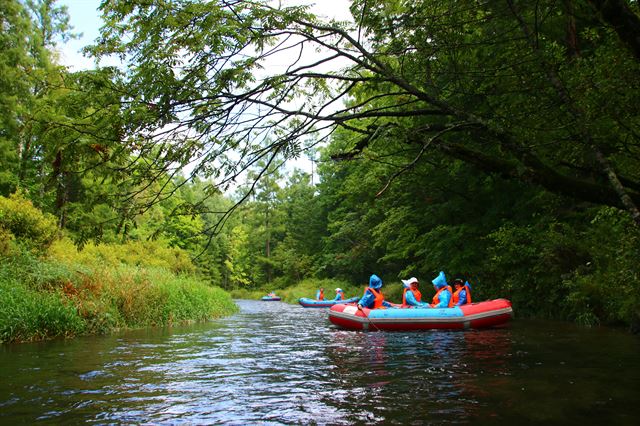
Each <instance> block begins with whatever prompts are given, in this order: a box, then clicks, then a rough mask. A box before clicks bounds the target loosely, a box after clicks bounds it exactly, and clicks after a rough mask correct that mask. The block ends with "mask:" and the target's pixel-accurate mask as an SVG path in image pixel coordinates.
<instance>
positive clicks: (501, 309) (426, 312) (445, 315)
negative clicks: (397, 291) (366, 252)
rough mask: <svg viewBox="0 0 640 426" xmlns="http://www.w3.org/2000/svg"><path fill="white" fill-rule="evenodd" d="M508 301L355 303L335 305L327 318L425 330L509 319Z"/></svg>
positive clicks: (352, 326) (359, 326)
mask: <svg viewBox="0 0 640 426" xmlns="http://www.w3.org/2000/svg"><path fill="white" fill-rule="evenodd" d="M512 316H513V310H512V309H511V302H509V301H508V300H506V299H496V300H488V301H486V302H480V303H472V304H469V305H464V306H462V307H457V306H456V307H453V308H397V309H392V308H390V309H367V308H362V309H358V307H357V305H356V304H349V305H335V306H332V307H331V310H330V311H329V320H330V321H331V322H332V323H334V324H335V325H337V326H339V327H342V328H346V329H349V330H374V331H375V330H427V329H433V328H440V329H458V330H463V329H469V328H485V327H493V326H496V325H500V324H504V323H506V322H508V321H509V320H510V319H511V317H512Z"/></svg>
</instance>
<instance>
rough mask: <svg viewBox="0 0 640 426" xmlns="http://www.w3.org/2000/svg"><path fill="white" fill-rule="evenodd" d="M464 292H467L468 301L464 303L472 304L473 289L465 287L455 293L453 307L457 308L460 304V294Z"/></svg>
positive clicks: (452, 299) (452, 298)
mask: <svg viewBox="0 0 640 426" xmlns="http://www.w3.org/2000/svg"><path fill="white" fill-rule="evenodd" d="M462 290H465V291H466V292H467V300H466V301H465V302H464V304H465V305H467V304H469V303H471V289H470V288H469V286H468V285H465V286H464V287H460V288H459V289H458V290H456V291H455V293H453V296H452V297H451V301H452V303H453V306H456V305H457V304H458V301H459V300H460V292H461V291H462Z"/></svg>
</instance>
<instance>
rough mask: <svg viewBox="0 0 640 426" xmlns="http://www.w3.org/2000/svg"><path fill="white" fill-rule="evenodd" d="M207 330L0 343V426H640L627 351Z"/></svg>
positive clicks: (538, 342) (614, 338) (280, 318)
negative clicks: (458, 425)
mask: <svg viewBox="0 0 640 426" xmlns="http://www.w3.org/2000/svg"><path fill="white" fill-rule="evenodd" d="M238 304H239V305H240V307H241V312H240V313H239V314H237V315H235V316H233V317H229V318H225V319H222V320H219V321H215V322H210V323H207V324H199V325H192V326H184V327H173V328H170V329H148V330H139V331H133V332H127V333H123V334H119V335H115V336H106V337H104V336H101V337H83V338H78V339H73V340H68V341H50V342H43V343H33V344H16V345H0V424H32V423H37V424H77V423H97V424H140V423H145V424H237V425H246V424H365V423H367V424H399V425H400V424H401V425H407V424H416V425H420V424H443V423H445V424H446V423H473V424H516V423H519V424H532V423H533V424H537V423H550V424H640V418H639V417H638V415H640V367H639V364H638V363H639V361H640V359H639V357H638V355H640V339H638V338H637V337H634V336H631V335H628V334H626V333H625V332H623V331H618V330H611V329H585V328H579V327H576V326H573V325H571V324H564V323H552V322H531V321H514V322H513V323H511V325H510V326H508V327H505V328H500V329H491V330H483V331H465V332H446V331H444V332H443V331H427V332H411V333H400V332H396V333H383V332H367V333H362V332H353V331H342V330H338V329H335V328H333V326H331V324H330V323H329V322H328V320H327V310H325V309H304V308H301V307H299V306H293V305H287V304H284V303H281V302H261V301H246V300H241V301H238Z"/></svg>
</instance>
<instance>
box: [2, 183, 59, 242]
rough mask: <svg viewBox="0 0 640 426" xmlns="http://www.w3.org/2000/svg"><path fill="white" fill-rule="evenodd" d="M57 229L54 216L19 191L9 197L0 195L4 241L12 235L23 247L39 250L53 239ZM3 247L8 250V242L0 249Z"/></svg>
mask: <svg viewBox="0 0 640 426" xmlns="http://www.w3.org/2000/svg"><path fill="white" fill-rule="evenodd" d="M57 231H58V229H57V227H56V220H55V217H54V216H53V215H50V214H47V213H43V212H42V211H40V210H39V209H37V208H36V207H34V206H33V204H32V203H31V201H29V200H27V199H26V198H24V197H23V196H22V194H21V193H19V192H16V193H15V194H12V195H10V196H9V198H6V197H3V196H0V234H3V235H4V238H5V242H6V241H7V238H8V239H11V235H12V236H13V237H15V241H16V242H17V243H19V244H21V245H23V246H24V247H26V248H28V249H30V250H41V249H44V248H46V247H48V246H49V245H50V244H51V243H52V242H53V241H54V239H55V238H56V235H57ZM3 248H4V251H3V252H7V251H9V250H10V247H9V245H8V243H7V245H6V246H3V247H0V250H2V249H3ZM0 254H1V253H0Z"/></svg>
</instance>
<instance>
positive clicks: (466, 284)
mask: <svg viewBox="0 0 640 426" xmlns="http://www.w3.org/2000/svg"><path fill="white" fill-rule="evenodd" d="M464 285H465V286H467V287H469V290H471V284H469V281H465V282H464Z"/></svg>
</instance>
